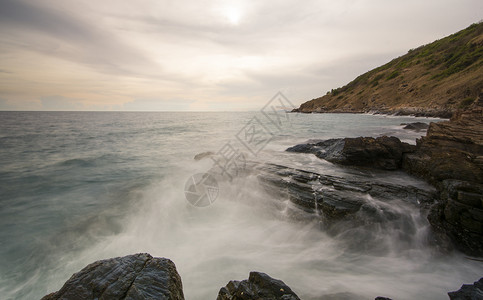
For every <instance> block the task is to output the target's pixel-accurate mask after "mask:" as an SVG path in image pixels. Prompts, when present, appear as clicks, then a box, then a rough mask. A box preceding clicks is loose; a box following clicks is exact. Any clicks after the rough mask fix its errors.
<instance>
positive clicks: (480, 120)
mask: <svg viewBox="0 0 483 300" xmlns="http://www.w3.org/2000/svg"><path fill="white" fill-rule="evenodd" d="M482 158H483V108H478V107H476V108H473V109H472V110H470V111H464V112H459V113H457V114H456V115H455V116H454V117H453V118H452V119H451V120H450V121H447V122H439V123H431V124H430V127H429V129H428V133H427V135H426V136H425V137H422V138H421V139H419V140H418V141H417V149H416V151H415V152H413V153H406V154H404V157H403V168H404V170H406V171H407V172H408V173H410V174H414V175H417V176H419V177H422V178H424V179H426V180H427V181H429V182H430V183H432V184H433V185H434V186H436V187H437V188H438V189H439V191H440V193H441V197H440V198H441V202H440V203H438V204H437V205H434V206H433V207H432V208H431V211H430V213H429V216H428V219H429V221H430V223H431V225H432V227H433V229H434V230H435V232H436V234H437V235H439V236H440V237H441V240H445V239H446V238H445V237H444V236H443V235H446V236H447V238H448V239H450V240H451V241H452V242H453V243H454V246H455V247H456V248H457V249H459V250H461V251H463V252H465V253H466V254H469V255H473V256H483V204H482V203H483V185H482V184H481V183H482V182H483V159H482Z"/></svg>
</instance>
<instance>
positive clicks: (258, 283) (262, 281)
mask: <svg viewBox="0 0 483 300" xmlns="http://www.w3.org/2000/svg"><path fill="white" fill-rule="evenodd" d="M216 299H217V300H278V299H281V300H300V298H299V297H298V296H297V295H296V294H295V293H294V292H293V291H292V289H290V287H288V286H287V285H286V284H285V283H284V282H283V281H281V280H278V279H274V278H272V277H270V276H268V275H267V274H265V273H261V272H250V276H249V277H248V280H247V279H245V280H242V281H237V280H232V281H230V282H228V284H227V285H226V286H225V287H222V288H221V289H220V291H219V293H218V297H217V298H216Z"/></svg>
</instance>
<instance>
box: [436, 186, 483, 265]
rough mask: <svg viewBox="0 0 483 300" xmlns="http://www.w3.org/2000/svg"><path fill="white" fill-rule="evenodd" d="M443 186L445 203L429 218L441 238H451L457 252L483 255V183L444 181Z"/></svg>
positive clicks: (442, 200) (439, 204) (442, 202)
mask: <svg viewBox="0 0 483 300" xmlns="http://www.w3.org/2000/svg"><path fill="white" fill-rule="evenodd" d="M440 186H441V201H440V202H439V203H437V204H436V205H434V206H433V207H432V208H431V211H430V213H429V216H428V220H429V222H430V223H431V225H432V226H433V229H434V230H435V231H436V232H437V234H439V235H443V234H445V235H447V236H448V237H449V238H450V239H451V240H452V241H453V242H454V245H455V247H456V248H457V249H459V250H461V251H463V252H465V253H467V254H469V255H473V256H482V255H483V184H477V183H469V182H466V181H461V180H444V181H443V182H442V183H441V185H440ZM442 238H443V239H444V237H442Z"/></svg>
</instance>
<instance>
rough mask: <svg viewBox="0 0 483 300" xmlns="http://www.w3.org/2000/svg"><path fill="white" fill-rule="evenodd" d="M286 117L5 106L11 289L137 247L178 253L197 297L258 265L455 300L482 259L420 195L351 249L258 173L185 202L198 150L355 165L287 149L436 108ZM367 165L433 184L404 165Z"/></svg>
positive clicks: (351, 289) (18, 294)
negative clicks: (425, 212)
mask: <svg viewBox="0 0 483 300" xmlns="http://www.w3.org/2000/svg"><path fill="white" fill-rule="evenodd" d="M287 116H288V119H287V118H286V116H285V115H284V116H283V118H282V119H281V123H277V122H275V123H271V122H270V120H269V119H267V118H266V116H265V115H263V114H261V113H260V112H243V113H234V112H220V113H218V112H217V113H214V112H213V113H209V112H206V113H195V112H186V113H184V112H183V113H182V112H174V113H171V112H151V113H148V112H144V113H142V112H139V113H138V112H0V298H1V299H39V298H41V297H42V296H44V295H45V294H47V293H50V292H53V291H57V290H58V289H60V287H61V286H62V284H63V283H64V282H65V281H66V280H67V279H68V278H69V277H70V276H71V275H72V274H73V273H74V272H77V271H79V270H80V269H82V268H83V267H84V266H86V265H87V264H89V263H91V262H93V261H95V260H98V259H104V258H110V257H115V256H123V255H127V254H132V253H138V252H148V253H150V254H151V255H153V256H161V257H167V258H170V259H171V260H173V261H174V262H175V264H176V266H177V269H178V272H179V273H180V275H181V278H182V280H183V286H184V293H185V297H186V299H202V300H204V299H216V296H217V293H218V290H219V289H220V288H221V287H222V286H224V285H226V283H227V282H228V281H229V280H233V279H237V280H241V279H245V278H247V277H248V273H249V272H250V271H253V270H256V271H262V272H266V273H268V274H269V275H271V276H272V277H275V278H279V279H282V280H283V281H284V282H285V283H287V284H288V285H289V286H290V287H291V288H292V289H293V290H294V291H295V292H296V293H297V294H298V295H299V296H300V297H301V298H302V299H324V297H326V298H325V299H329V298H330V297H333V298H330V299H337V298H334V295H336V296H338V297H339V299H347V298H350V295H359V296H360V297H359V298H358V299H374V298H375V297H376V296H379V295H382V296H387V297H392V298H394V299H445V298H446V297H447V296H446V293H447V292H448V291H453V290H457V289H458V288H459V287H460V286H461V284H463V283H472V282H473V281H475V280H477V279H478V278H480V277H481V275H482V271H483V266H482V264H481V262H476V261H473V260H469V259H467V258H465V257H464V256H463V255H461V254H458V253H455V254H452V255H438V254H437V253H435V252H434V251H433V249H432V248H431V247H430V245H428V244H427V243H426V242H425V236H426V235H427V233H428V223H427V221H426V220H425V218H424V216H421V215H420V213H419V210H418V209H417V208H415V207H412V206H407V205H403V204H401V206H398V207H394V209H397V210H399V211H401V212H403V213H405V214H407V215H408V216H410V218H409V220H410V222H409V223H408V224H406V225H405V227H404V228H402V229H401V228H399V229H398V228H380V229H379V230H377V231H374V232H371V236H372V238H371V239H368V240H362V241H360V242H359V246H360V247H356V248H354V247H353V244H351V243H348V241H347V240H345V239H344V237H343V236H332V235H329V234H327V233H326V232H324V230H321V228H320V226H319V224H318V222H316V221H310V219H308V221H296V220H292V219H291V218H290V217H288V216H287V214H286V209H284V207H283V206H282V208H280V205H273V204H274V203H279V201H278V199H276V197H275V196H274V195H270V194H269V193H268V192H267V190H265V189H263V188H262V187H260V185H258V183H257V180H256V175H257V174H250V175H246V176H240V177H236V178H234V179H233V180H228V179H226V180H219V181H218V184H219V195H218V197H217V198H216V201H215V202H214V203H213V204H212V205H211V206H208V207H204V208H198V207H194V206H192V205H191V204H189V203H188V202H187V201H186V198H185V194H184V189H185V183H186V181H187V180H188V179H189V178H190V176H192V175H193V174H196V173H202V172H206V171H207V170H209V169H210V168H211V167H212V166H213V161H212V160H211V159H209V158H208V159H203V160H200V161H195V160H194V159H193V157H194V156H195V155H196V154H198V153H201V152H205V151H212V152H217V151H220V150H221V149H226V145H230V146H231V147H232V148H234V149H236V150H239V151H242V152H243V153H245V154H246V156H247V157H248V158H249V159H250V160H253V161H258V162H261V163H265V162H272V163H277V164H282V165H287V166H293V167H297V168H304V169H307V170H314V171H317V172H320V173H323V174H333V175H338V176H346V175H347V174H349V173H351V172H352V173H353V172H354V170H353V169H347V168H342V167H338V166H335V165H333V164H331V163H328V162H326V161H323V160H320V159H317V158H316V157H315V156H313V155H309V154H295V153H286V152H284V150H285V149H286V148H287V147H290V146H293V145H295V144H297V143H300V142H304V141H306V140H308V139H312V138H317V139H325V138H335V137H355V136H381V135H395V136H398V137H400V138H401V139H402V140H404V141H407V142H410V143H414V141H415V138H417V137H419V136H420V135H422V134H424V133H418V132H413V131H407V130H403V129H402V127H403V126H400V123H403V122H415V121H422V122H430V121H437V120H435V119H426V118H412V117H388V116H372V115H353V114H288V115H287ZM247 124H249V125H250V124H252V125H253V124H263V125H262V127H259V128H262V129H263V130H265V131H264V132H265V133H266V132H268V131H270V132H271V133H272V134H271V135H270V139H269V140H268V141H267V142H266V143H262V144H261V145H262V146H260V144H259V146H257V147H258V148H256V149H254V148H253V147H252V148H250V145H248V146H249V147H248V148H246V144H245V145H244V144H243V141H244V139H245V138H246V137H247V135H246V132H247V131H246V129H247V128H249V127H245V126H246V125H247ZM237 137H238V138H239V139H237ZM245 141H246V140H245ZM250 150H251V151H250ZM370 175H371V176H372V177H373V178H376V179H378V180H381V182H384V181H386V182H393V183H398V184H406V185H414V186H419V187H423V188H427V189H430V187H429V186H427V185H426V184H425V183H424V182H422V181H420V180H417V179H415V178H413V177H410V176H408V175H405V174H403V173H401V172H374V173H372V174H370ZM284 205H285V206H287V207H288V206H290V205H291V204H290V203H284ZM398 230H399V231H400V230H404V231H407V232H406V234H405V235H404V236H405V237H404V238H402V237H401V238H400V236H401V235H400V234H399V233H400V232H398ZM408 235H409V238H408V237H407V236H408ZM362 236H363V235H362ZM351 245H352V246H351ZM328 297H329V298H328Z"/></svg>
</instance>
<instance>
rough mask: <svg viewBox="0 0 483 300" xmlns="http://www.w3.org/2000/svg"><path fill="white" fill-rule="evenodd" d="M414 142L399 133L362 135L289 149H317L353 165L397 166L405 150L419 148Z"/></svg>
mask: <svg viewBox="0 0 483 300" xmlns="http://www.w3.org/2000/svg"><path fill="white" fill-rule="evenodd" d="M415 150H416V149H415V147H414V146H413V145H409V144H408V143H403V142H401V141H400V140H399V139H398V138H396V137H387V136H383V137H378V138H372V137H358V138H344V139H330V140H325V141H316V142H313V143H306V144H300V145H296V146H294V147H290V148H288V149H287V150H286V151H288V152H302V153H313V154H315V155H316V156H317V157H319V158H322V159H325V160H327V161H330V162H333V163H337V164H341V165H350V166H360V167H371V168H378V169H383V170H396V169H398V168H400V167H401V165H402V158H403V154H405V153H411V152H413V151H415Z"/></svg>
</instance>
